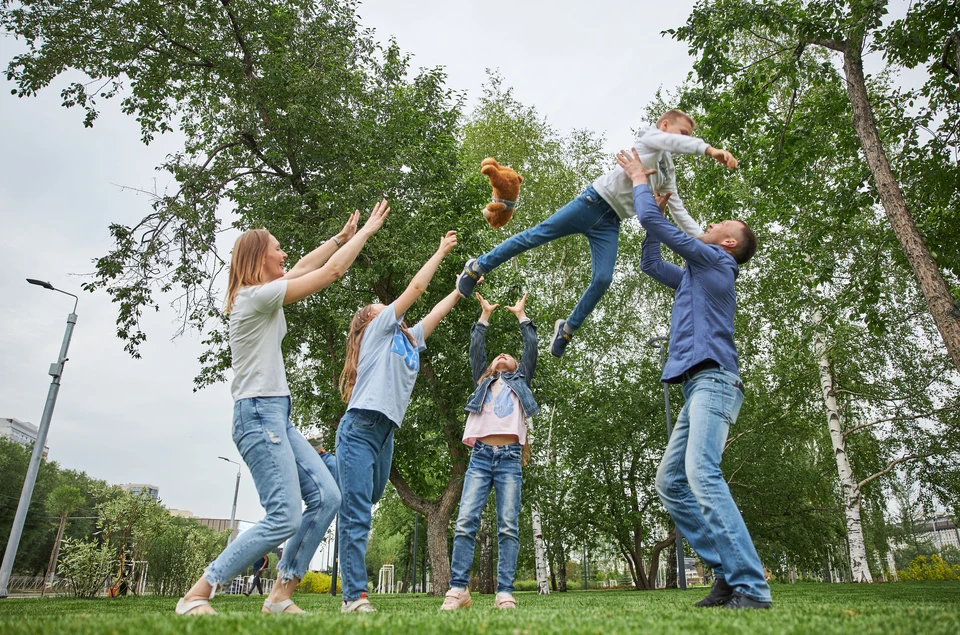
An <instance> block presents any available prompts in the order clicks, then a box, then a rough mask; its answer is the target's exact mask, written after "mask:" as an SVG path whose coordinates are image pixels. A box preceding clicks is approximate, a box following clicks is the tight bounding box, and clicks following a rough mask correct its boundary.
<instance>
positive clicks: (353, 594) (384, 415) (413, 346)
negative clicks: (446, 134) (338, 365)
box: [337, 231, 460, 613]
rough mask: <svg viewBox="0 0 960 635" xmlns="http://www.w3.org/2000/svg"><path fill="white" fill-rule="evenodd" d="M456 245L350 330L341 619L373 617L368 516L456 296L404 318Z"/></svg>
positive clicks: (344, 385)
mask: <svg viewBox="0 0 960 635" xmlns="http://www.w3.org/2000/svg"><path fill="white" fill-rule="evenodd" d="M456 245H457V234H456V232H452V231H451V232H447V235H446V236H445V237H444V238H443V240H442V241H441V242H440V248H439V249H437V252H436V253H435V254H434V255H433V257H432V258H430V260H428V261H427V263H426V264H425V265H423V267H421V268H420V271H418V272H417V275H415V276H414V277H413V280H411V281H410V284H409V285H408V286H407V288H406V289H405V290H404V292H403V293H401V294H400V297H399V298H397V299H396V300H394V302H393V304H389V305H383V304H370V305H367V306H365V307H363V308H362V309H360V310H359V311H357V313H356V315H354V316H353V320H352V321H351V323H350V332H349V333H348V335H347V355H346V362H345V363H344V367H343V373H342V374H341V375H340V395H341V397H342V398H343V400H344V401H346V402H347V412H346V413H345V414H344V415H343V417H342V418H341V419H340V425H339V426H338V427H337V468H338V471H339V473H340V479H339V480H340V487H341V492H342V494H343V502H342V503H341V504H340V517H339V519H338V520H337V530H338V531H339V533H340V575H341V576H342V579H343V605H342V606H341V608H340V610H341V611H343V612H344V613H354V612H355V613H368V612H371V611H373V610H374V609H373V606H371V605H370V602H369V601H368V600H367V565H366V553H367V537H368V536H369V534H370V521H371V511H372V508H373V504H374V503H376V502H377V501H378V500H380V497H381V496H382V495H383V489H384V488H385V487H386V486H387V479H388V478H389V476H390V464H391V462H392V460H393V434H394V431H395V430H396V429H397V428H399V427H400V424H401V422H402V421H403V415H404V414H405V413H406V411H407V406H408V405H409V404H410V395H411V394H412V393H413V385H414V383H415V382H416V381H417V373H418V372H419V370H420V351H422V350H423V349H425V348H426V347H427V345H426V339H427V338H428V337H430V334H431V333H432V332H433V330H434V329H435V328H436V327H437V325H438V324H439V323H440V320H442V319H443V318H444V316H446V315H447V313H449V312H450V309H452V308H453V306H454V305H455V304H456V303H457V301H458V300H459V299H460V294H459V293H458V292H457V290H456V289H454V290H453V291H452V292H451V293H450V294H448V295H447V296H446V297H445V298H444V299H443V300H441V301H440V302H438V303H437V305H436V306H435V307H433V310H431V311H430V313H428V314H427V316H426V317H425V318H423V320H422V321H420V322H419V323H417V324H416V325H415V326H414V327H413V328H410V329H408V328H406V327H405V326H404V325H403V314H404V313H406V312H407V309H409V308H410V306H411V305H412V304H413V303H414V302H415V301H416V300H417V298H419V297H420V296H421V295H423V292H424V291H426V289H427V285H428V284H430V280H431V279H433V274H434V273H436V271H437V267H439V266H440V262H441V261H442V260H443V258H444V257H445V256H446V255H447V254H448V253H450V250H451V249H453V248H454V247H456Z"/></svg>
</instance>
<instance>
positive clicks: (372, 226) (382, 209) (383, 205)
mask: <svg viewBox="0 0 960 635" xmlns="http://www.w3.org/2000/svg"><path fill="white" fill-rule="evenodd" d="M389 213H390V208H389V207H387V199H383V200H382V201H380V202H379V203H377V204H376V205H374V206H373V211H372V212H370V218H368V219H367V222H366V223H364V224H363V229H361V230H360V231H362V232H364V233H365V234H367V237H368V238H369V237H370V236H372V235H373V234H376V233H377V231H379V229H380V228H381V227H383V221H385V220H386V219H387V214H389Z"/></svg>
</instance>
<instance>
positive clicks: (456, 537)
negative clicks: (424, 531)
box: [450, 441, 523, 593]
mask: <svg viewBox="0 0 960 635" xmlns="http://www.w3.org/2000/svg"><path fill="white" fill-rule="evenodd" d="M522 450H523V447H522V446H521V445H520V444H519V443H511V444H510V445H503V446H500V447H495V446H490V445H487V444H486V443H484V442H482V441H477V442H476V444H475V445H474V446H473V453H472V455H471V456H470V466H469V467H467V473H466V475H465V476H464V477H463V494H461V495H460V514H459V516H457V529H456V531H455V532H454V534H453V558H452V562H451V563H450V573H451V576H450V586H452V587H459V588H465V587H466V586H467V585H468V584H469V583H470V566H471V565H472V564H473V548H474V545H475V544H476V537H477V527H478V526H479V525H480V515H481V514H482V513H483V508H484V507H485V506H486V504H487V498H488V497H489V496H490V489H491V487H492V488H493V489H494V490H496V492H497V553H498V559H497V593H513V576H514V573H516V571H517V552H518V551H519V550H520V489H521V486H522V485H523V475H522V473H521V470H520V454H521V452H522Z"/></svg>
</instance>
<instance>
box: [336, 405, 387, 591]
mask: <svg viewBox="0 0 960 635" xmlns="http://www.w3.org/2000/svg"><path fill="white" fill-rule="evenodd" d="M396 427H397V426H396V425H394V423H393V422H392V421H390V419H388V418H387V416H386V415H385V414H383V413H380V412H376V411H374V410H360V409H351V410H348V411H347V412H346V414H345V415H343V418H342V419H340V426H339V427H338V428H337V457H336V461H337V470H338V471H339V472H340V478H339V482H340V487H341V493H342V494H341V495H342V497H343V502H341V504H340V518H339V520H337V531H338V532H339V534H340V574H341V576H342V580H343V583H342V584H343V601H344V602H352V601H354V600H356V599H358V598H359V597H360V595H361V594H363V593H366V592H367V563H366V556H367V539H368V537H369V535H370V521H371V512H372V509H373V504H374V503H376V502H377V501H378V500H380V497H381V496H383V490H384V488H385V487H386V486H387V480H388V479H389V478H390V464H391V462H392V461H393V432H394V430H395V429H396Z"/></svg>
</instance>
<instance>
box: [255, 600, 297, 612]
mask: <svg viewBox="0 0 960 635" xmlns="http://www.w3.org/2000/svg"><path fill="white" fill-rule="evenodd" d="M291 606H297V605H296V604H294V603H293V600H281V601H280V602H271V601H270V600H264V601H263V610H262V611H261V612H262V613H286V612H287V609H288V608H290V607H291ZM297 608H300V607H299V606H297ZM298 612H299V613H303V611H298Z"/></svg>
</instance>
